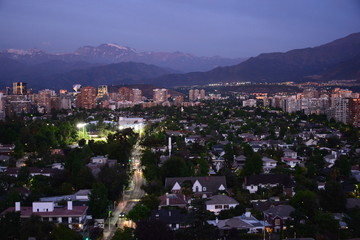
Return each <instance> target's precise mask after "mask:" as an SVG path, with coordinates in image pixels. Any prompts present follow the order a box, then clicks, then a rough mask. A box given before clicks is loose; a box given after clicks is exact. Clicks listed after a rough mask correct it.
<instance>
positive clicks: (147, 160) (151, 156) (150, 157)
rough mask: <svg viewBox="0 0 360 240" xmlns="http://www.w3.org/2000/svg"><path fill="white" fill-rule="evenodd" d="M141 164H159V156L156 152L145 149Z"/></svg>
mask: <svg viewBox="0 0 360 240" xmlns="http://www.w3.org/2000/svg"><path fill="white" fill-rule="evenodd" d="M140 162H141V165H143V166H148V165H151V164H158V158H157V156H156V154H155V153H153V152H152V151H150V150H149V149H147V150H145V151H144V152H143V154H142V156H141V159H140Z"/></svg>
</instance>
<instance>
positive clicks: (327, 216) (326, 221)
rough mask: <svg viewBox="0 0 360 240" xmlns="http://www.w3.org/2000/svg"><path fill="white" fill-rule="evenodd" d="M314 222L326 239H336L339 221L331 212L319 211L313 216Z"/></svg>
mask: <svg viewBox="0 0 360 240" xmlns="http://www.w3.org/2000/svg"><path fill="white" fill-rule="evenodd" d="M313 220H314V222H315V224H316V225H317V226H318V229H319V232H320V233H322V234H324V235H326V236H327V239H337V237H338V234H337V232H338V231H339V222H338V221H337V220H335V219H334V216H333V215H332V214H331V213H327V212H323V211H319V212H317V213H316V215H315V216H314V219H313Z"/></svg>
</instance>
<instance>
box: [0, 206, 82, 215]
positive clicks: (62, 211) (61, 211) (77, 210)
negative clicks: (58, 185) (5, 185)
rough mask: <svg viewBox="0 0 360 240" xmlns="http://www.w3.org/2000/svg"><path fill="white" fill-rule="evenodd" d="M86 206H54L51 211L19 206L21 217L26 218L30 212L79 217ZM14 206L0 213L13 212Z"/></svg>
mask: <svg viewBox="0 0 360 240" xmlns="http://www.w3.org/2000/svg"><path fill="white" fill-rule="evenodd" d="M87 208H88V207H87V206H73V209H72V210H68V209H67V208H66V207H61V208H57V207H56V208H54V211H52V212H33V211H32V207H21V208H20V211H21V217H22V218H28V217H30V216H31V215H32V214H35V215H39V216H41V217H80V216H83V215H85V213H86V210H87ZM14 211H15V207H9V208H8V209H6V210H5V211H3V212H2V213H1V214H0V215H4V214H6V213H7V212H14Z"/></svg>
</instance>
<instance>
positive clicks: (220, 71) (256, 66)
mask: <svg viewBox="0 0 360 240" xmlns="http://www.w3.org/2000/svg"><path fill="white" fill-rule="evenodd" d="M342 79H357V80H360V33H354V34H351V35H349V36H347V37H344V38H341V39H338V40H335V41H333V42H330V43H327V44H324V45H321V46H318V47H314V48H304V49H296V50H292V51H288V52H285V53H264V54H260V55H259V56H257V57H252V58H249V59H248V60H246V61H244V62H242V63H240V64H237V65H234V66H228V67H218V68H215V69H213V70H210V71H207V72H193V73H187V74H171V75H166V76H162V77H159V78H157V79H152V81H153V82H162V83H163V85H164V86H176V85H180V86H183V85H195V84H209V83H216V82H238V81H250V82H285V81H294V82H304V81H310V80H311V81H314V80H316V81H326V80H342Z"/></svg>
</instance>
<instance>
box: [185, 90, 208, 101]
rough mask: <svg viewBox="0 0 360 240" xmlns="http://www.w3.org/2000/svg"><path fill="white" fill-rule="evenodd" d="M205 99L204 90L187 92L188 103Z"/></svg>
mask: <svg viewBox="0 0 360 240" xmlns="http://www.w3.org/2000/svg"><path fill="white" fill-rule="evenodd" d="M204 99H205V90H204V89H201V90H199V89H190V90H189V101H197V100H204Z"/></svg>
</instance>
